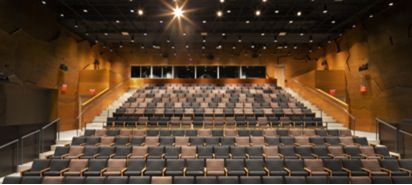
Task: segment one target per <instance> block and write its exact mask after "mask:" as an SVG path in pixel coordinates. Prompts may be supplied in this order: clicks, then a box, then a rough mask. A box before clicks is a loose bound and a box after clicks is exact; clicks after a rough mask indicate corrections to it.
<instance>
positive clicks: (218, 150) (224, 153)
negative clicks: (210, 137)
mask: <svg viewBox="0 0 412 185" xmlns="http://www.w3.org/2000/svg"><path fill="white" fill-rule="evenodd" d="M213 151H214V157H215V159H228V158H229V157H230V152H229V146H214V147H213Z"/></svg>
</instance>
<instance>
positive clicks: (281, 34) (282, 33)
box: [279, 31, 288, 36]
mask: <svg viewBox="0 0 412 185" xmlns="http://www.w3.org/2000/svg"><path fill="white" fill-rule="evenodd" d="M287 34H288V33H287V32H284V31H282V32H279V36H286V35H287Z"/></svg>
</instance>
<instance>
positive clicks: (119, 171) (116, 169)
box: [102, 159, 127, 176]
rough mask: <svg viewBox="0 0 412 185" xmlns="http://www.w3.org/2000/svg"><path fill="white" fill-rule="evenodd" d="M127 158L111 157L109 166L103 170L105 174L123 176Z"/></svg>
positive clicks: (108, 162)
mask: <svg viewBox="0 0 412 185" xmlns="http://www.w3.org/2000/svg"><path fill="white" fill-rule="evenodd" d="M126 166H127V165H126V159H109V160H108V161H107V167H106V168H105V169H104V170H102V175H104V176H122V175H123V173H124V172H125V171H126V169H127V168H126Z"/></svg>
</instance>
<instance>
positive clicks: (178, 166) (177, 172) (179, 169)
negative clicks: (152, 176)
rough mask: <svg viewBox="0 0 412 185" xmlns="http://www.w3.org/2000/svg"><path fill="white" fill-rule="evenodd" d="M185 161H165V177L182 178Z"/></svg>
mask: <svg viewBox="0 0 412 185" xmlns="http://www.w3.org/2000/svg"><path fill="white" fill-rule="evenodd" d="M184 168H185V160H184V159H168V160H166V171H165V175H167V176H184Z"/></svg>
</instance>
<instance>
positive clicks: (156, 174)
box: [144, 171, 162, 176]
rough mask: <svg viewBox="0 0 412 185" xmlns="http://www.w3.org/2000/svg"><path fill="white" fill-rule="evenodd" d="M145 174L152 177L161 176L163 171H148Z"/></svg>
mask: <svg viewBox="0 0 412 185" xmlns="http://www.w3.org/2000/svg"><path fill="white" fill-rule="evenodd" d="M144 174H145V175H150V176H161V175H162V171H146V172H145V173H144Z"/></svg>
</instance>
